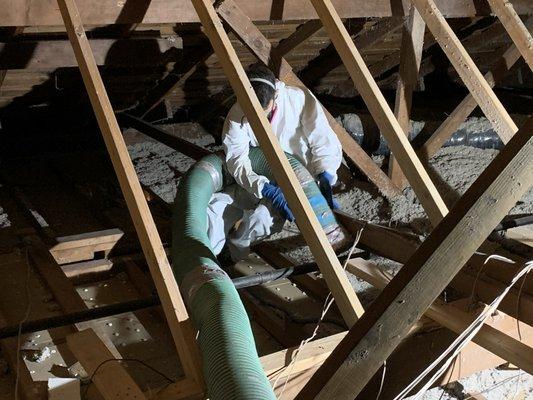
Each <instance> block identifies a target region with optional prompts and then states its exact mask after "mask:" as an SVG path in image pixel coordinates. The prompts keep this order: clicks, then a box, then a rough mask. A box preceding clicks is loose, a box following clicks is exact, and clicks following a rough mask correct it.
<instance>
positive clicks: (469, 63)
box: [412, 0, 518, 143]
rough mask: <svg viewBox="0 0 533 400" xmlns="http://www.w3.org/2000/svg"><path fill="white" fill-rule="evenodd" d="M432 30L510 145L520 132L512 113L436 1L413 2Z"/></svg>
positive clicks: (473, 94)
mask: <svg viewBox="0 0 533 400" xmlns="http://www.w3.org/2000/svg"><path fill="white" fill-rule="evenodd" d="M412 1H413V4H414V5H415V6H416V8H417V10H418V11H419V12H420V15H422V18H424V21H426V24H427V26H428V28H429V30H430V31H431V32H432V33H433V36H434V37H435V39H436V40H437V42H438V43H439V45H440V47H441V48H442V50H443V51H444V53H445V54H446V55H447V56H448V58H449V60H450V62H451V63H452V65H453V67H454V68H455V70H456V71H457V73H458V74H459V76H460V77H461V79H462V81H463V82H464V84H465V85H466V87H467V88H468V90H469V91H470V93H471V94H472V96H473V97H474V99H476V102H477V103H478V105H479V107H480V108H481V109H482V110H483V112H484V113H485V115H486V116H487V118H488V119H489V121H490V122H491V124H492V126H493V127H494V130H495V131H496V132H498V135H500V137H501V139H502V141H503V142H504V143H507V142H508V141H509V139H511V138H512V137H513V135H514V134H515V133H516V131H517V130H518V127H517V126H516V124H515V123H514V122H513V120H512V119H511V117H510V116H509V113H508V112H507V111H506V110H505V108H504V107H503V104H502V103H501V102H500V100H499V99H498V97H496V95H495V94H494V91H493V90H492V89H491V87H490V85H489V84H488V83H487V81H486V80H485V78H483V75H481V72H480V71H479V69H478V68H477V66H476V64H475V63H474V61H473V60H472V58H471V57H470V56H469V55H468V53H467V51H466V49H465V48H464V46H463V45H462V44H461V41H460V40H459V38H458V37H457V35H456V34H455V33H454V32H453V30H452V28H451V27H450V25H449V24H448V23H447V22H446V20H445V19H444V16H443V15H442V13H441V12H440V11H439V9H438V8H437V6H436V5H435V2H434V1H433V0H412Z"/></svg>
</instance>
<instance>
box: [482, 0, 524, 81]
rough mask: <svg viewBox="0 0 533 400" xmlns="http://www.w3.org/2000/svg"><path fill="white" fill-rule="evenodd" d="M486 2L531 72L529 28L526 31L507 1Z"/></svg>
mask: <svg viewBox="0 0 533 400" xmlns="http://www.w3.org/2000/svg"><path fill="white" fill-rule="evenodd" d="M487 2H488V3H489V4H490V8H492V11H494V14H496V16H497V17H498V19H499V20H500V22H501V23H502V25H503V26H504V27H505V30H506V31H507V33H509V36H511V39H513V42H514V43H515V45H516V47H517V48H518V50H520V54H522V57H524V60H525V62H526V63H527V65H528V66H529V69H531V71H533V37H531V33H530V32H529V29H530V28H529V29H528V27H527V26H526V25H525V24H524V22H522V20H521V19H520V17H519V16H518V14H517V13H516V11H515V9H514V7H513V4H512V3H511V2H510V1H509V0H487Z"/></svg>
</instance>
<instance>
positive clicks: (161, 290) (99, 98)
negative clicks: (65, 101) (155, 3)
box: [58, 0, 203, 385]
mask: <svg viewBox="0 0 533 400" xmlns="http://www.w3.org/2000/svg"><path fill="white" fill-rule="evenodd" d="M58 4H59V9H60V11H61V15H62V17H63V20H64V24H65V27H66V29H67V33H68V36H69V39H70V42H71V44H72V47H73V49H74V54H75V55H76V60H77V62H78V65H79V67H80V71H81V74H82V78H83V81H84V83H85V87H86V89H87V92H88V94H89V98H90V100H91V104H92V106H93V109H94V112H95V114H96V119H97V121H98V125H99V127H100V130H101V131H102V135H103V138H104V141H105V144H106V146H107V149H108V152H109V154H110V157H111V161H112V163H113V166H114V169H115V172H116V174H117V177H118V181H119V183H120V186H121V189H122V192H123V194H124V198H125V200H126V204H127V206H128V209H129V212H130V214H131V217H132V220H133V222H134V225H135V228H136V230H137V234H138V236H139V240H140V242H141V246H142V248H143V252H144V254H145V256H146V260H147V263H148V266H149V268H150V272H151V274H152V277H153V279H154V282H155V284H156V288H157V292H158V294H159V297H160V298H161V303H162V305H163V309H164V310H165V315H166V318H167V321H168V324H169V327H170V331H171V333H172V336H173V338H174V341H175V344H176V348H177V351H178V354H179V356H180V361H181V363H182V366H183V369H184V371H185V373H186V375H187V376H188V377H190V378H191V379H194V380H195V381H196V382H197V383H198V384H199V385H201V384H202V382H203V379H202V373H201V366H200V365H201V364H200V358H199V352H198V348H197V346H196V342H195V339H194V330H193V327H192V324H191V321H190V319H189V316H188V314H187V310H186V309H185V304H184V302H183V299H182V297H181V295H180V292H179V289H178V286H177V283H176V280H175V279H174V275H173V273H172V270H171V268H170V264H169V262H168V259H167V256H166V253H165V250H164V248H163V245H162V243H161V238H160V237H159V234H158V232H157V229H156V226H155V223H154V220H153V217H152V214H151V213H150V209H149V208H148V204H147V203H146V199H145V198H144V194H143V191H142V188H141V185H140V183H139V179H138V177H137V174H136V173H135V169H134V167H133V163H132V161H131V159H130V156H129V154H128V150H127V148H126V144H125V143H124V139H123V137H122V133H121V131H120V128H119V126H118V123H117V120H116V118H115V115H114V113H113V108H112V107H111V103H110V102H109V98H108V96H107V93H106V90H105V87H104V84H103V82H102V78H101V76H100V73H99V71H98V67H97V65H96V63H95V60H94V57H93V54H92V51H91V47H90V45H89V41H88V39H87V36H86V35H85V29H84V27H83V24H82V21H81V17H80V13H79V11H78V8H77V6H76V3H75V1H74V0H58Z"/></svg>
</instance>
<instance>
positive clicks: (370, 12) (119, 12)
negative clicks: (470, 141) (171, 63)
mask: <svg viewBox="0 0 533 400" xmlns="http://www.w3.org/2000/svg"><path fill="white" fill-rule="evenodd" d="M238 1H239V6H242V7H243V9H244V11H245V12H246V14H247V15H249V16H250V18H252V19H253V20H254V21H267V20H281V19H283V20H302V19H316V18H317V17H316V14H315V13H314V12H313V9H312V7H311V6H310V4H309V2H308V1H306V0H288V1H285V2H283V3H282V4H281V5H280V4H279V3H278V2H276V1H275V0H265V1H261V2H259V3H251V2H249V1H246V0H238ZM513 3H514V4H515V9H516V10H517V12H518V13H519V14H528V13H531V8H532V7H531V3H530V2H529V0H515V1H513ZM438 4H439V8H441V9H442V11H443V13H444V15H445V16H447V17H450V18H451V17H473V16H482V15H485V16H486V15H488V14H489V13H490V9H489V7H483V6H480V4H479V2H478V1H477V0H439V1H438ZM335 6H336V7H337V8H338V10H339V13H340V15H341V17H343V18H369V17H389V16H391V15H399V16H403V15H404V14H405V11H404V10H403V8H402V7H401V6H400V7H398V6H397V5H395V4H394V2H392V1H391V0H376V1H373V2H371V3H369V2H368V1H367V0H336V1H335ZM80 7H81V16H82V18H83V20H84V21H85V24H87V25H107V24H114V23H120V24H131V23H140V22H142V23H145V24H163V23H168V24H176V23H184V22H198V21H199V18H198V16H197V15H196V12H195V11H194V8H193V7H192V6H191V1H190V0H176V1H174V2H171V3H169V2H168V1H167V0H152V1H137V2H134V3H131V2H119V3H116V2H110V1H107V0H96V1H93V2H91V3H86V2H81V4H80ZM0 9H1V10H2V13H1V14H0V26H43V25H56V26H57V25H61V24H62V20H61V16H60V13H59V11H58V9H57V3H56V1H55V0H37V1H36V0H19V1H12V0H2V1H1V2H0Z"/></svg>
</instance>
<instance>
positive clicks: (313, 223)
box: [193, 0, 363, 326]
mask: <svg viewBox="0 0 533 400" xmlns="http://www.w3.org/2000/svg"><path fill="white" fill-rule="evenodd" d="M193 5H194V7H195V9H196V11H197V13H198V15H199V17H200V20H201V21H202V25H203V27H204V31H205V34H206V35H207V37H208V38H209V40H210V42H211V45H212V46H213V49H214V50H215V53H216V54H217V57H218V60H219V62H220V64H221V65H222V68H223V69H224V72H225V73H226V75H227V77H228V80H229V81H230V83H231V85H232V87H233V90H234V91H235V94H236V96H237V100H238V102H239V104H240V106H241V108H242V109H243V112H244V114H245V115H246V117H247V119H248V121H249V122H250V125H251V126H252V129H253V131H254V133H255V135H256V137H257V139H258V140H259V144H260V146H261V149H262V150H263V152H264V153H265V157H266V159H267V160H268V162H269V165H270V168H271V170H272V172H273V175H274V177H275V178H276V182H278V184H279V186H280V187H281V189H282V190H283V193H284V195H285V198H286V199H287V202H288V203H289V206H290V208H291V210H292V211H293V213H294V215H295V217H296V221H297V223H298V226H299V228H300V230H301V232H302V234H303V236H304V238H305V240H306V242H307V244H308V245H309V248H310V249H311V252H312V253H313V255H314V256H315V260H316V262H317V264H318V266H319V268H320V271H321V272H322V274H323V275H324V278H325V280H326V282H327V283H328V287H329V288H330V289H331V292H332V294H333V297H334V298H335V301H336V302H337V305H338V306H339V309H340V311H341V314H342V316H343V318H344V320H345V322H346V323H347V325H348V326H353V324H354V323H355V322H356V321H357V319H358V318H359V317H360V316H361V315H362V314H363V307H362V306H361V304H360V302H359V299H358V298H357V295H356V294H355V291H354V290H353V288H352V286H351V284H350V282H349V281H348V279H347V277H346V274H345V272H344V271H343V269H342V266H341V265H340V263H339V261H338V260H337V256H336V254H335V252H334V251H333V249H332V247H331V245H330V244H329V242H328V239H327V237H326V235H325V233H324V231H323V230H322V228H321V226H320V224H319V222H318V220H317V218H316V216H315V215H314V212H313V210H312V208H311V205H310V204H309V201H308V200H307V197H306V196H305V193H304V192H303V189H302V187H301V186H300V184H299V182H298V179H297V177H296V175H295V173H294V171H293V170H292V168H291V166H290V164H289V162H288V160H287V158H286V157H285V154H284V153H283V150H282V149H281V147H280V145H279V143H278V141H277V139H276V137H275V135H274V133H273V132H272V128H271V126H270V123H269V122H268V120H267V118H266V115H265V112H264V110H263V109H262V108H261V105H260V104H259V101H258V100H257V96H256V95H255V93H254V91H253V89H252V86H251V84H250V82H249V81H248V78H247V77H246V73H245V72H244V69H243V67H242V65H241V63H240V61H239V59H238V58H237V54H236V53H235V50H234V48H233V46H232V45H231V42H230V40H229V38H228V35H227V33H226V32H225V31H224V28H223V26H222V22H221V21H220V19H219V17H218V16H217V14H216V12H215V9H214V8H213V5H212V4H211V2H210V1H209V0H193Z"/></svg>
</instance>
